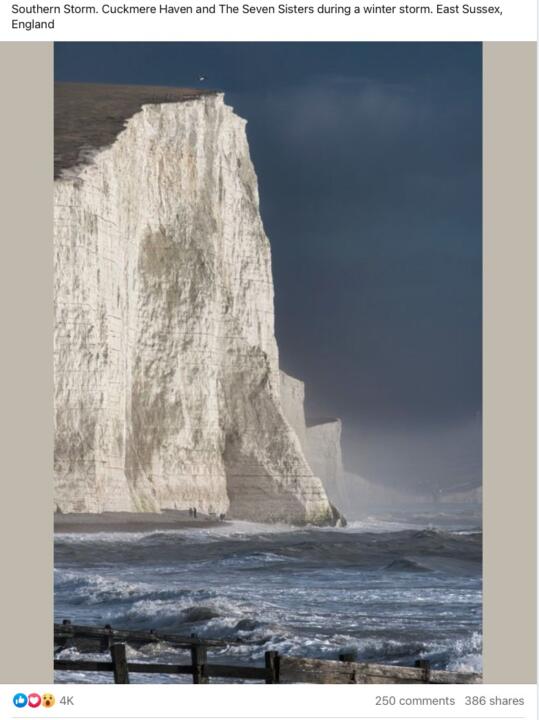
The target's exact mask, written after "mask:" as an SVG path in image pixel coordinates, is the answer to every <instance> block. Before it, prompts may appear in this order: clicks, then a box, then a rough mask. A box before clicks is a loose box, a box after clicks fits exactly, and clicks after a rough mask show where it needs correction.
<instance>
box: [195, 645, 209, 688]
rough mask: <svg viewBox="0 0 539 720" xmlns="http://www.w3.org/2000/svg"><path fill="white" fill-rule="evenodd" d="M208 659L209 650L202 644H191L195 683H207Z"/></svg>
mask: <svg viewBox="0 0 539 720" xmlns="http://www.w3.org/2000/svg"><path fill="white" fill-rule="evenodd" d="M207 661H208V658H207V651H206V648H205V647H202V646H201V645H192V646H191V663H192V664H193V684H194V685H206V684H207V683H208V675H207V674H206V663H207Z"/></svg>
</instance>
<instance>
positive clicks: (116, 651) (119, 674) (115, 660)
mask: <svg viewBox="0 0 539 720" xmlns="http://www.w3.org/2000/svg"><path fill="white" fill-rule="evenodd" d="M110 656H111V658H112V665H113V672H114V683H115V684H116V685H129V673H128V671H127V659H126V656H125V644H124V643H113V644H112V645H111V646H110Z"/></svg>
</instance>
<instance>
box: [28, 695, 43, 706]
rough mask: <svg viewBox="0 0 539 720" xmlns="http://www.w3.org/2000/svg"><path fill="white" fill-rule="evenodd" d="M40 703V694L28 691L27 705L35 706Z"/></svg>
mask: <svg viewBox="0 0 539 720" xmlns="http://www.w3.org/2000/svg"><path fill="white" fill-rule="evenodd" d="M40 705H41V695H38V694H37V693H30V695H28V707H31V708H36V707H39V706H40Z"/></svg>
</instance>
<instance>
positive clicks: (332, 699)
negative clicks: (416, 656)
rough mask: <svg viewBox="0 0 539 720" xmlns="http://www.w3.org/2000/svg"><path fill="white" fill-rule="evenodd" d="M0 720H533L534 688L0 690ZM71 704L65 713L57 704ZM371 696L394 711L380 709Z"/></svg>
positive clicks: (101, 687) (26, 687) (87, 687)
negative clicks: (477, 701) (474, 701)
mask: <svg viewBox="0 0 539 720" xmlns="http://www.w3.org/2000/svg"><path fill="white" fill-rule="evenodd" d="M16 692H24V693H25V694H29V693H31V692H38V693H40V694H42V693H43V692H52V693H53V694H54V695H55V698H56V705H55V706H54V707H53V708H50V709H46V708H43V707H40V708H37V709H35V710H32V709H30V708H28V707H26V708H25V709H17V708H15V707H14V705H13V702H12V698H13V695H14V694H15V693H16ZM0 694H1V698H0V717H1V718H2V720H11V719H12V718H13V719H15V720H17V719H19V720H28V718H33V719H34V720H43V719H44V718H48V719H49V720H59V719H61V718H65V719H66V720H69V718H71V719H72V720H74V719H75V718H78V719H79V720H80V719H82V718H84V719H88V720H90V718H100V720H101V719H102V720H105V719H110V720H113V719H114V720H116V719H117V718H122V719H129V720H137V718H141V719H142V718H160V719H164V718H185V719H186V720H187V719H189V720H190V719H192V720H202V719H204V720H210V719H211V720H217V719H219V720H221V719H223V720H247V719H248V718H249V719H250V718H252V719H253V720H255V719H257V718H260V719H263V720H270V719H275V720H282V719H284V718H294V719H295V720H306V719H307V718H308V719H311V718H313V719H315V720H322V719H323V720H367V719H370V718H373V720H374V719H376V718H386V720H390V719H391V720H401V719H402V720H414V719H418V720H421V719H425V720H427V718H428V719H430V720H441V719H445V720H468V719H472V718H474V719H475V718H483V720H486V719H487V718H490V719H495V720H505V719H511V720H517V719H518V720H536V718H537V710H536V707H537V705H536V688H535V686H532V685H202V686H201V685H49V686H43V685H35V686H29V685H20V686H15V685H4V686H1V689H0ZM63 695H65V696H73V698H74V700H75V705H74V706H73V707H71V708H66V707H65V706H63V705H61V704H60V703H59V700H60V698H61V697H62V696H63ZM378 695H392V696H395V698H396V701H397V702H396V704H395V705H394V706H392V707H380V706H377V705H376V704H375V698H376V696H378ZM468 695H471V696H484V697H485V698H486V701H487V702H486V704H485V705H483V706H475V707H470V706H467V705H466V704H465V697H466V696H468ZM448 696H449V697H454V698H455V699H456V704H455V705H454V706H452V707H447V706H439V707H406V706H403V705H401V704H400V703H399V700H400V699H401V698H403V699H405V698H410V697H422V698H427V697H431V698H432V697H440V698H443V697H448ZM496 696H498V697H505V698H524V700H525V704H524V705H515V706H512V707H511V706H509V707H508V706H500V705H495V706H493V705H491V704H490V703H489V700H490V698H494V697H496Z"/></svg>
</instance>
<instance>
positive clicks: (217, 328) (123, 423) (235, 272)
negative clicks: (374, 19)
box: [55, 94, 335, 524]
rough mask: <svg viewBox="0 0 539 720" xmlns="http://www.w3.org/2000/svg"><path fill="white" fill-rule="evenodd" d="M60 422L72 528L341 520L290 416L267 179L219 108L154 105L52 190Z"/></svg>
mask: <svg viewBox="0 0 539 720" xmlns="http://www.w3.org/2000/svg"><path fill="white" fill-rule="evenodd" d="M86 155H87V156H88V153H86ZM55 420H56V436H55V503H56V506H57V508H58V509H59V510H61V511H62V512H103V511H153V512H155V511H160V510H162V509H165V508H167V509H168V508H176V509H186V508H189V507H191V506H196V507H197V508H198V510H199V511H200V512H208V513H209V512H215V513H227V515H228V516H229V517H235V518H242V519H250V520H258V521H266V522H274V521H285V522H294V523H305V522H311V523H320V524H325V523H331V522H333V521H334V520H335V513H334V511H333V510H332V508H331V506H330V503H329V501H328V497H327V495H326V492H325V490H324V487H323V485H322V482H321V481H320V479H319V478H318V477H317V476H316V474H315V473H314V472H313V470H312V468H311V467H310V466H309V463H308V462H307V460H306V457H305V452H304V449H303V447H302V445H303V438H300V437H298V435H297V433H296V432H295V431H294V429H293V427H292V425H291V424H290V422H289V421H288V420H287V419H286V418H285V414H284V412H283V409H282V405H281V397H280V377H279V366H278V349H277V344H276V341H275V336H274V313H273V281H272V273H271V256H270V246H269V242H268V239H267V238H266V235H265V233H264V229H263V226H262V221H261V218H260V214H259V204H258V188H257V179H256V175H255V172H254V169H253V166H252V163H251V160H250V157H249V148H248V144H247V139H246V134H245V121H244V120H242V119H241V118H239V117H238V116H237V115H235V114H234V112H233V111H232V109H231V108H230V107H228V106H227V105H225V103H224V100H223V97H222V96H221V95H217V94H215V95H212V94H208V95H205V96H202V97H198V98H196V99H192V100H185V101H182V102H166V103H158V104H144V105H143V106H142V107H141V108H140V109H139V110H138V111H137V112H136V113H135V114H133V115H132V116H130V117H129V118H128V119H127V122H126V124H125V129H123V130H122V131H121V132H120V133H119V134H118V135H117V137H116V138H115V140H114V142H112V144H110V145H109V146H107V147H104V148H98V149H94V151H93V154H92V156H91V158H90V159H88V157H87V158H86V162H85V163H83V164H81V165H79V166H77V167H75V168H72V169H70V170H66V169H65V168H64V170H63V172H62V173H61V174H60V176H59V178H58V179H57V180H56V182H55Z"/></svg>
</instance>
